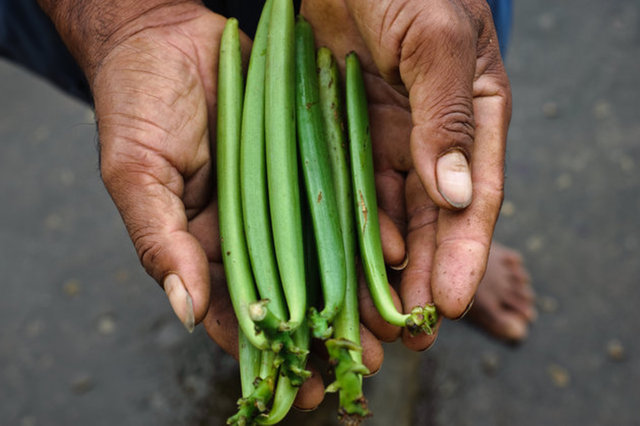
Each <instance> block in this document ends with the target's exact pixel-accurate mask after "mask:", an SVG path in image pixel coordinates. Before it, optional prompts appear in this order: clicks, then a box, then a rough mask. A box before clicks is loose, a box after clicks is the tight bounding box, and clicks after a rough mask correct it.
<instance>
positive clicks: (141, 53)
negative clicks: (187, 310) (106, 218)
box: [94, 8, 235, 353]
mask: <svg viewBox="0 0 640 426" xmlns="http://www.w3.org/2000/svg"><path fill="white" fill-rule="evenodd" d="M223 26H224V19H223V18H221V17H219V16H217V15H214V14H212V13H210V12H208V11H207V10H206V9H204V8H200V9H197V10H194V11H190V14H189V15H188V19H183V20H180V21H179V23H177V24H172V25H166V26H161V27H152V28H148V29H145V30H144V31H141V32H139V33H137V34H135V35H134V36H132V37H130V38H129V39H127V40H125V41H124V42H122V43H120V44H119V45H118V46H117V47H116V48H115V49H113V51H112V52H111V53H110V54H109V55H108V56H107V57H106V58H105V60H104V62H103V64H102V65H101V67H100V69H99V70H98V73H97V75H96V78H95V83H94V92H95V99H96V115H97V117H98V124H99V133H100V140H101V158H102V172H103V177H104V180H105V184H106V185H107V188H108V189H109V191H110V193H111V194H112V196H113V198H114V201H115V202H116V204H117V206H118V208H119V210H120V211H121V212H122V216H123V219H124V221H125V224H126V225H127V228H128V231H129V234H130V236H131V238H132V240H133V242H134V245H135V247H136V250H137V252H138V254H139V256H140V258H141V261H142V263H143V265H144V266H145V268H146V269H147V271H148V272H149V274H150V275H151V276H153V277H154V278H155V279H156V280H158V281H159V282H162V280H163V278H164V276H163V274H165V273H166V270H167V263H168V262H169V263H170V262H173V261H175V262H180V265H181V266H180V267H181V268H183V270H182V271H181V276H182V279H183V281H184V282H185V283H186V284H187V287H188V290H189V293H190V294H191V295H192V297H193V304H194V310H195V316H196V321H198V320H201V319H203V318H202V316H203V315H204V313H205V312H208V313H207V317H206V319H205V321H204V324H205V326H206V328H207V330H208V332H209V333H210V335H211V336H212V337H213V338H214V340H216V341H218V343H220V344H221V346H223V348H224V349H225V350H227V351H230V352H232V353H233V352H234V349H235V337H234V332H233V329H234V327H235V325H234V319H233V313H232V311H231V307H230V304H229V302H228V297H227V296H226V285H225V282H224V274H223V273H222V266H221V256H220V248H219V241H218V226H217V205H216V199H215V190H214V180H213V174H214V173H215V168H214V163H213V160H212V155H211V153H212V152H214V151H212V146H211V140H212V137H211V136H212V133H214V132H212V129H215V114H216V110H215V93H216V92H215V88H216V73H215V70H216V68H217V57H218V42H219V40H220V35H221V33H222V29H223ZM137 203H139V207H137ZM168 207H170V208H168ZM148 212H154V214H153V215H149V214H148ZM156 222H161V223H162V226H163V227H168V228H169V229H164V230H163V231H166V234H167V238H169V239H170V241H168V242H167V243H168V244H169V245H170V246H171V247H172V252H173V253H177V257H178V259H175V258H174V259H165V258H163V256H166V255H167V251H166V250H163V249H162V247H165V244H164V243H165V242H164V241H158V238H157V236H155V235H150V233H149V232H148V231H149V230H151V229H155V228H156V227H157V225H158V223H156ZM181 253H182V256H183V257H188V258H184V259H180V254H181ZM207 265H208V266H207ZM210 283H211V284H210ZM210 285H211V287H210ZM194 295H195V296H194ZM203 296H204V297H203ZM209 300H211V304H212V306H211V308H209V306H208V304H209Z"/></svg>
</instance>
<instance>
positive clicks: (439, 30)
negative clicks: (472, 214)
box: [399, 2, 478, 209]
mask: <svg viewBox="0 0 640 426" xmlns="http://www.w3.org/2000/svg"><path fill="white" fill-rule="evenodd" d="M439 5H440V8H439V9H438V13H426V12H425V11H423V13H421V14H420V16H419V19H414V20H413V22H412V24H411V26H410V27H409V28H408V30H407V32H406V34H405V36H404V38H403V43H402V50H401V52H400V68H399V70H400V75H401V77H402V80H403V82H404V83H405V85H406V86H407V88H408V89H409V100H410V104H411V111H412V118H413V124H414V128H413V131H412V134H411V152H412V156H413V160H414V165H415V167H416V170H417V171H418V174H419V176H420V178H421V180H422V182H423V185H424V186H425V189H426V191H427V193H428V194H429V196H430V197H431V199H432V200H433V201H434V202H435V203H436V204H437V205H438V206H440V207H444V208H448V209H460V208H464V207H466V206H467V205H469V203H470V202H471V196H472V179H471V170H470V164H469V159H470V158H471V151H472V142H473V139H474V128H475V123H474V115H473V112H474V111H473V103H472V85H473V78H474V72H475V66H476V59H477V52H476V42H477V38H478V36H477V34H476V30H475V28H474V26H473V25H472V23H471V22H470V19H469V18H468V16H466V14H465V12H464V11H462V10H460V9H459V8H457V7H455V6H454V5H453V4H452V3H449V2H442V3H439ZM451 52H455V54H451ZM474 161H475V159H474Z"/></svg>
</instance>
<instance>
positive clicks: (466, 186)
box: [436, 149, 472, 209]
mask: <svg viewBox="0 0 640 426" xmlns="http://www.w3.org/2000/svg"><path fill="white" fill-rule="evenodd" d="M436 179H437V180H438V191H439V192H440V195H442V196H443V197H444V199H445V200H447V202H448V203H449V204H451V205H452V206H453V207H456V208H460V209H461V208H464V207H467V206H468V205H469V204H470V203H471V195H472V185H471V170H470V169H469V163H468V162H467V158H466V157H465V156H464V154H463V153H462V152H461V151H459V150H457V149H455V150H452V151H449V152H447V153H446V154H444V155H443V156H442V157H440V158H439V159H438V163H437V165H436Z"/></svg>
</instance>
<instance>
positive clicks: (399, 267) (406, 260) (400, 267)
mask: <svg viewBox="0 0 640 426" xmlns="http://www.w3.org/2000/svg"><path fill="white" fill-rule="evenodd" d="M408 264H409V255H408V254H406V255H405V256H404V259H403V260H402V263H400V264H398V265H389V268H391V269H393V270H394V271H402V270H403V269H404V268H406V267H407V265H408Z"/></svg>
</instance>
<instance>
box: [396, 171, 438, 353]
mask: <svg viewBox="0 0 640 426" xmlns="http://www.w3.org/2000/svg"><path fill="white" fill-rule="evenodd" d="M406 203H407V219H408V228H407V250H408V258H409V262H408V264H407V267H406V269H405V270H404V271H403V272H402V279H401V285H400V297H401V299H402V304H403V306H404V310H405V312H409V311H411V309H412V308H413V307H415V306H424V305H426V304H428V303H433V297H432V295H431V289H430V286H429V283H430V281H431V271H432V266H433V265H432V262H433V254H434V250H435V249H434V243H435V235H436V228H435V225H436V223H437V218H438V208H437V207H436V206H435V205H434V204H433V202H432V201H431V200H430V199H429V197H428V196H427V194H426V193H425V191H424V188H423V187H422V184H421V182H420V179H419V177H418V175H417V174H416V172H415V171H412V172H410V173H409V174H408V176H407V181H406ZM437 327H438V326H436V330H435V332H434V334H433V335H427V334H424V333H421V334H417V335H415V336H414V335H411V333H409V332H408V330H404V331H403V333H402V340H403V342H404V344H405V345H406V346H407V347H408V348H410V349H413V350H424V349H426V348H428V347H429V346H431V345H432V344H433V343H434V342H435V339H436V335H437Z"/></svg>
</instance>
